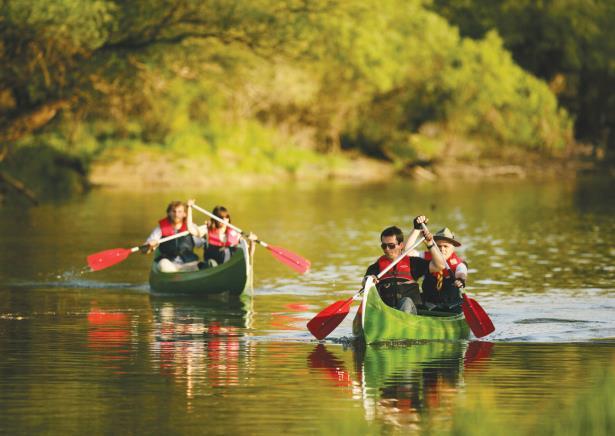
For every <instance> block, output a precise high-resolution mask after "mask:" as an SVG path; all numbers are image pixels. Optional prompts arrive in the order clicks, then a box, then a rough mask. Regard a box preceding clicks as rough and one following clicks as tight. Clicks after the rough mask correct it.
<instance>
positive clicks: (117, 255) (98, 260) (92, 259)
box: [88, 248, 132, 271]
mask: <svg viewBox="0 0 615 436" xmlns="http://www.w3.org/2000/svg"><path fill="white" fill-rule="evenodd" d="M130 253H132V251H131V250H130V249H128V248H114V249H112V250H105V251H101V252H99V253H94V254H90V255H89V256H88V265H89V266H90V268H92V270H93V271H100V270H101V269H105V268H109V267H110V266H113V265H115V264H116V263H120V262H121V261H123V260H124V259H126V258H127V257H128V255H129V254H130Z"/></svg>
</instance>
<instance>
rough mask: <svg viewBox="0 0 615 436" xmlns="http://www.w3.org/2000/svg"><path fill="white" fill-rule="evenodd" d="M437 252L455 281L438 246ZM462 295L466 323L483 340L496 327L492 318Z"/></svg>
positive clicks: (464, 294) (470, 299) (462, 307)
mask: <svg viewBox="0 0 615 436" xmlns="http://www.w3.org/2000/svg"><path fill="white" fill-rule="evenodd" d="M422 226H423V229H425V230H427V226H426V225H425V223H423V224H422ZM434 244H435V241H434ZM436 251H437V252H438V253H440V256H441V257H442V259H443V260H444V264H445V265H446V269H448V271H449V273H450V274H451V278H452V279H453V280H455V273H453V270H452V269H451V267H450V266H449V264H448V262H447V261H446V259H445V258H444V255H443V254H442V252H441V251H440V247H438V245H437V244H436ZM461 293H462V299H463V301H462V302H461V310H462V311H463V315H464V316H465V317H466V322H467V323H468V326H470V330H472V333H474V336H476V337H477V338H482V337H483V336H487V335H488V334H489V333H491V332H493V331H494V330H495V327H494V326H493V322H491V318H489V315H487V312H485V310H484V309H483V308H482V307H481V305H480V304H478V302H477V301H476V300H473V299H472V298H470V297H468V296H467V295H466V293H465V292H464V291H461Z"/></svg>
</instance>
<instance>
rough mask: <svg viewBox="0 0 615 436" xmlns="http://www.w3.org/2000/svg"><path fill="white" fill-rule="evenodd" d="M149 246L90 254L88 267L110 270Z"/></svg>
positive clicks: (174, 237) (184, 232)
mask: <svg viewBox="0 0 615 436" xmlns="http://www.w3.org/2000/svg"><path fill="white" fill-rule="evenodd" d="M189 233H190V232H189V231H188V230H185V231H183V232H179V233H177V234H175V235H171V236H167V237H166V238H162V239H160V240H159V241H158V243H160V244H162V243H163V242H166V241H170V240H171V239H176V238H181V237H182V236H186V235H188V234H189ZM148 246H149V245H148V244H143V245H139V246H138V247H132V248H113V249H111V250H105V251H100V252H98V253H94V254H90V255H89V256H88V265H89V266H90V268H92V271H100V270H101V269H105V268H109V267H110V266H113V265H115V264H116V263H120V262H122V261H123V260H125V259H126V258H127V257H128V256H129V255H131V254H132V253H136V252H137V251H139V250H140V249H145V248H147V247H148Z"/></svg>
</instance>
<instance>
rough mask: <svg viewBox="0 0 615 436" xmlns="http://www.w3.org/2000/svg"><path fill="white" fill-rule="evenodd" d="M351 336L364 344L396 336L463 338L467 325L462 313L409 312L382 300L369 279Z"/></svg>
mask: <svg viewBox="0 0 615 436" xmlns="http://www.w3.org/2000/svg"><path fill="white" fill-rule="evenodd" d="M370 284H371V286H370ZM352 327H353V328H352V332H353V334H354V335H355V336H363V337H364V338H365V342H366V343H367V344H373V343H376V342H385V341H400V340H425V339H427V340H429V339H466V338H468V337H469V335H470V328H469V327H468V323H467V322H466V320H465V318H464V316H463V314H458V315H450V314H444V313H439V312H435V313H434V312H428V311H419V314H418V315H410V314H408V313H405V312H402V311H400V310H397V309H394V308H392V307H389V306H387V305H386V304H384V302H383V301H382V299H381V298H380V295H379V294H378V290H377V289H376V287H375V285H374V284H373V283H368V284H366V288H365V294H364V295H363V301H362V302H361V306H360V309H359V311H358V312H357V316H356V317H355V319H354V322H353V325H352Z"/></svg>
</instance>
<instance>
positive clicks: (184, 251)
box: [156, 218, 198, 262]
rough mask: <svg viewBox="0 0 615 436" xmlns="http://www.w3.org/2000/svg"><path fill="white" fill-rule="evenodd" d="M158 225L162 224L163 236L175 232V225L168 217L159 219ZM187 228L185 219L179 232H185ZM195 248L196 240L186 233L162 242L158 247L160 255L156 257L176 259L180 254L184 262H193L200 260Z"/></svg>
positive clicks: (158, 258)
mask: <svg viewBox="0 0 615 436" xmlns="http://www.w3.org/2000/svg"><path fill="white" fill-rule="evenodd" d="M158 225H159V226H160V231H161V232H162V236H163V237H166V236H172V235H174V234H175V226H174V225H173V223H172V222H171V221H170V220H169V219H168V218H163V219H161V220H160V221H158ZM187 229H188V226H187V225H186V221H184V222H183V223H182V226H181V227H180V229H179V230H178V231H177V233H180V232H183V231H185V230H187ZM193 250H194V240H193V239H192V236H191V235H185V236H182V237H180V238H175V239H172V240H170V241H166V242H163V243H162V244H160V246H159V247H158V251H159V252H160V255H159V256H158V257H157V258H156V261H159V260H160V259H163V258H164V259H169V260H174V259H175V258H176V257H177V256H179V257H180V258H181V259H182V260H183V261H184V262H192V261H195V260H198V257H197V255H196V254H194V252H193Z"/></svg>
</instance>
